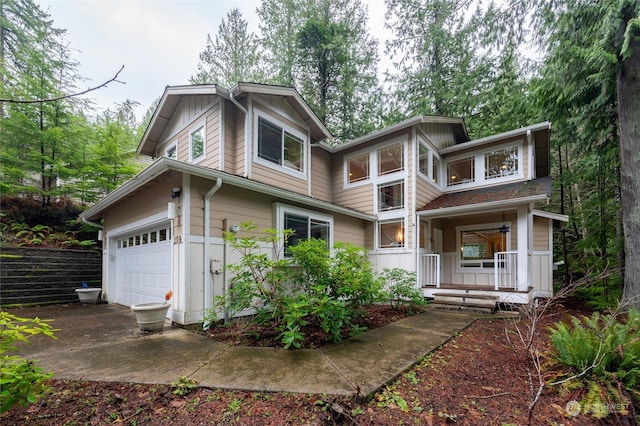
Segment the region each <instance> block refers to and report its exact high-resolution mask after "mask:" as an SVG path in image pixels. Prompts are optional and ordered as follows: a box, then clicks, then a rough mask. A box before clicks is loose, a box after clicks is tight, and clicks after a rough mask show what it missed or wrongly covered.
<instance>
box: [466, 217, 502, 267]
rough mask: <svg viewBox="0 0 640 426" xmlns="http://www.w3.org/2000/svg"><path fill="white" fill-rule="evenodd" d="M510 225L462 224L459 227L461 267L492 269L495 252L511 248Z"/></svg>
mask: <svg viewBox="0 0 640 426" xmlns="http://www.w3.org/2000/svg"><path fill="white" fill-rule="evenodd" d="M509 231H510V226H507V225H506V224H503V225H502V226H499V225H487V226H461V227H458V228H457V232H458V235H457V239H458V244H459V248H460V251H459V252H460V255H459V259H458V260H459V265H460V267H461V268H480V269H487V268H489V269H492V268H493V267H494V254H495V253H498V252H504V251H508V250H509V246H510V241H509V238H510V232H509Z"/></svg>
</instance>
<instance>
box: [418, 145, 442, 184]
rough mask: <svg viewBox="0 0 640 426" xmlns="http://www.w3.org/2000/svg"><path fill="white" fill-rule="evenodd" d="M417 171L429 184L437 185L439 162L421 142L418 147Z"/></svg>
mask: <svg viewBox="0 0 640 426" xmlns="http://www.w3.org/2000/svg"><path fill="white" fill-rule="evenodd" d="M418 170H419V171H420V173H422V175H423V176H424V177H426V178H427V179H429V180H430V181H431V182H433V183H436V184H437V183H438V180H439V179H438V173H440V160H439V159H438V157H437V156H436V154H435V153H434V152H433V151H432V150H430V149H429V148H427V146H426V144H424V143H422V142H421V143H420V144H419V145H418Z"/></svg>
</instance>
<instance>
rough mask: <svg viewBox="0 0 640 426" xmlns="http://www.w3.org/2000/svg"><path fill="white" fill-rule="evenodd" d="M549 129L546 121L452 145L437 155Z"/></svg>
mask: <svg viewBox="0 0 640 426" xmlns="http://www.w3.org/2000/svg"><path fill="white" fill-rule="evenodd" d="M550 128H551V123H550V122H548V121H544V122H542V123H537V124H532V125H531V126H526V127H521V128H519V129H514V130H509V131H508V132H504V133H498V134H497V135H491V136H487V137H484V138H480V139H475V140H472V141H469V142H465V143H461V144H457V145H452V146H449V147H446V148H442V149H441V150H440V151H439V153H440V155H446V154H450V153H453V152H457V151H461V150H466V149H470V148H475V147H477V146H480V145H484V144H486V143H491V142H496V141H500V140H503V139H509V138H512V137H515V136H521V135H526V134H527V132H537V131H540V130H548V129H550Z"/></svg>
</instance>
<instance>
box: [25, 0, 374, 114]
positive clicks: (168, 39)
mask: <svg viewBox="0 0 640 426" xmlns="http://www.w3.org/2000/svg"><path fill="white" fill-rule="evenodd" d="M35 2H36V3H37V4H39V5H40V7H41V8H42V9H43V10H45V11H47V12H48V13H49V14H50V15H51V18H52V19H53V25H54V27H56V28H61V29H66V30H67V33H66V42H67V43H68V44H69V47H70V48H71V49H72V50H73V54H72V57H73V59H75V60H76V61H78V62H79V63H80V65H79V68H78V72H79V74H80V75H81V76H82V77H84V78H86V79H87V80H86V81H85V82H84V84H83V85H82V86H81V89H85V88H88V87H93V86H95V85H98V84H101V83H103V82H104V81H106V80H108V79H110V78H111V77H113V76H114V74H115V73H116V72H117V71H118V69H120V67H121V66H122V65H124V67H125V68H124V70H123V71H122V73H121V74H120V75H119V77H118V80H120V81H124V82H125V83H126V84H120V83H115V82H114V83H111V84H109V86H108V87H106V88H102V89H99V90H96V91H94V92H91V93H90V94H87V95H85V96H86V97H88V98H91V99H93V100H94V102H95V103H96V106H97V107H98V111H100V110H103V109H106V108H112V109H113V108H114V107H115V104H116V103H121V102H123V101H124V100H126V99H131V100H134V101H137V102H139V103H140V104H141V105H140V107H139V108H138V109H137V112H136V115H137V116H138V119H140V118H142V115H143V114H144V112H145V111H146V110H147V109H148V107H149V106H150V105H151V103H152V102H153V100H154V99H155V98H158V97H159V96H161V95H162V92H163V91H164V88H165V86H167V85H177V84H188V78H189V77H190V76H191V75H192V74H195V73H196V70H197V63H198V54H199V53H200V52H201V51H202V50H204V48H205V43H206V37H207V34H211V36H212V37H214V36H215V35H216V34H217V32H218V26H219V25H220V22H221V20H222V19H223V18H225V17H226V14H227V12H229V11H230V10H231V9H232V8H233V7H237V8H238V9H240V12H241V13H242V16H243V18H244V19H245V20H246V21H247V22H248V25H249V31H254V32H255V33H256V34H257V33H258V17H257V14H256V9H257V7H258V6H259V5H260V3H261V2H260V0H235V1H228V0H184V1H180V0H35ZM364 3H367V4H369V23H370V26H371V30H370V33H371V35H372V36H373V37H380V34H381V33H382V32H383V25H384V13H385V6H384V2H383V0H364ZM383 47H384V46H383V42H382V41H380V49H382V48H383Z"/></svg>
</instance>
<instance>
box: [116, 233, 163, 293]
mask: <svg viewBox="0 0 640 426" xmlns="http://www.w3.org/2000/svg"><path fill="white" fill-rule="evenodd" d="M168 235H169V234H168V232H167V229H166V228H165V227H163V228H158V229H152V230H147V231H143V232H138V233H135V234H131V235H126V236H123V237H122V238H120V239H118V245H117V247H118V248H117V250H116V302H117V303H120V304H123V305H126V306H130V305H134V304H138V303H149V302H160V301H163V300H164V295H165V293H166V292H167V290H169V289H170V288H171V242H170V239H169V238H167V236H168Z"/></svg>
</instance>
